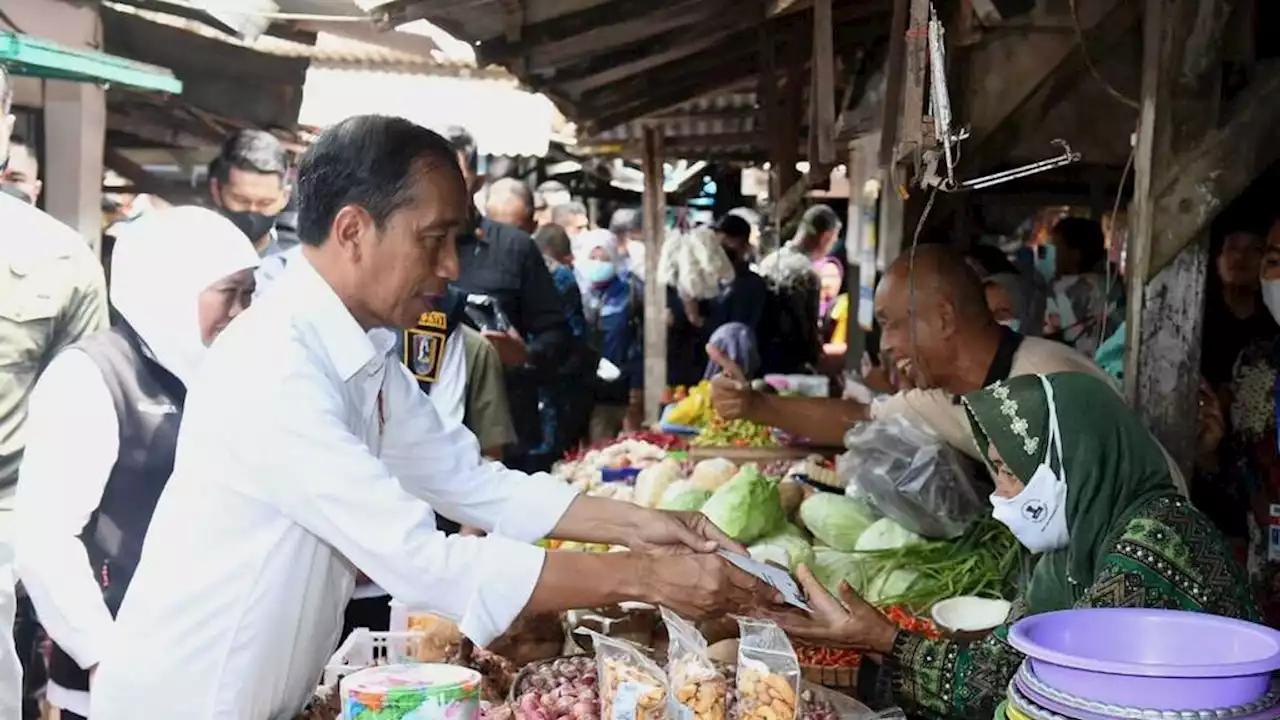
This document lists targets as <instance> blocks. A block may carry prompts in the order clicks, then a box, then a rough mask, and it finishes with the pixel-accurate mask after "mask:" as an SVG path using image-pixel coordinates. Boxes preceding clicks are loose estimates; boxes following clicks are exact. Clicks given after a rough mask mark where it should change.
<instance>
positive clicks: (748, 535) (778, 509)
mask: <svg viewBox="0 0 1280 720" xmlns="http://www.w3.org/2000/svg"><path fill="white" fill-rule="evenodd" d="M702 514H703V515H706V516H707V519H709V520H710V521H711V522H712V523H713V524H714V525H715V526H716V527H718V528H720V530H721V531H722V532H723V533H724V534H726V535H728V536H729V537H731V538H733V539H734V540H737V541H738V542H740V543H751V542H755V541H756V540H758V539H760V538H761V537H764V536H765V535H766V534H768V533H769V532H771V531H772V530H773V529H774V528H777V527H780V526H781V525H782V524H783V522H785V521H786V517H785V516H784V515H783V513H782V500H781V499H780V498H779V497H778V485H777V484H776V483H774V482H772V481H770V480H769V479H767V478H765V477H764V476H763V475H761V474H760V468H758V467H756V466H755V465H754V464H748V465H744V466H743V467H742V469H741V470H739V471H738V474H737V475H734V476H733V479H732V480H730V481H729V482H727V483H725V484H724V485H721V486H720V489H718V490H716V491H715V492H714V493H712V494H711V498H710V499H709V500H707V503H706V504H705V505H703V506H702Z"/></svg>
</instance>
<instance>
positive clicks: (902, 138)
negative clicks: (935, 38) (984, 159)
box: [894, 0, 933, 161]
mask: <svg viewBox="0 0 1280 720" xmlns="http://www.w3.org/2000/svg"><path fill="white" fill-rule="evenodd" d="M929 5H930V0H911V15H910V19H909V20H908V22H907V36H906V38H905V40H906V42H905V46H906V53H907V57H906V65H905V67H904V70H903V76H902V83H903V85H902V110H901V113H902V114H901V115H900V116H899V121H898V122H899V125H898V139H897V143H896V144H895V148H896V150H895V157H894V160H895V161H896V160H898V159H900V158H904V157H907V156H908V154H910V153H913V152H914V151H915V150H916V148H918V147H921V146H923V145H926V144H928V142H927V140H926V137H930V138H931V137H932V136H933V127H932V126H928V127H926V125H925V122H924V116H925V113H926V112H927V107H928V103H927V98H928V95H929V65H930V61H929Z"/></svg>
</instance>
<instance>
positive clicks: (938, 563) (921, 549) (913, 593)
mask: <svg viewBox="0 0 1280 720" xmlns="http://www.w3.org/2000/svg"><path fill="white" fill-rule="evenodd" d="M860 555H861V556H862V558H863V562H864V569H865V571H866V572H865V577H866V578H868V580H871V579H875V578H879V577H883V576H885V575H887V574H888V573H892V572H894V571H895V570H910V571H912V572H914V573H916V578H915V580H914V581H913V582H912V583H911V585H910V587H908V588H907V589H906V590H905V591H904V592H902V593H900V594H898V595H895V596H893V597H887V598H883V599H881V604H882V605H902V606H905V607H907V608H909V609H910V610H912V611H913V612H917V613H925V612H927V611H928V609H929V607H930V606H932V605H933V604H934V603H936V602H938V601H939V600H945V599H947V598H951V597H957V596H960V595H977V596H979V597H991V598H1003V597H1008V596H1011V595H1012V594H1013V591H1014V589H1015V587H1016V576H1017V570H1018V567H1019V561H1020V559H1021V557H1022V550H1021V545H1019V544H1018V541H1017V540H1016V539H1015V538H1014V537H1013V535H1012V534H1011V533H1010V532H1009V530H1008V528H1006V527H1005V526H1004V525H1002V524H1001V523H999V522H998V521H996V520H994V519H992V518H983V519H982V520H979V521H977V522H975V523H973V525H971V526H970V527H969V529H968V530H967V531H966V532H965V533H964V535H962V536H960V537H959V538H957V539H955V540H951V541H933V542H926V543H921V544H917V545H909V546H907V547H901V548H893V549H888V550H876V551H872V552H865V553H860Z"/></svg>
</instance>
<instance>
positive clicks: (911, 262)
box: [907, 186, 938, 387]
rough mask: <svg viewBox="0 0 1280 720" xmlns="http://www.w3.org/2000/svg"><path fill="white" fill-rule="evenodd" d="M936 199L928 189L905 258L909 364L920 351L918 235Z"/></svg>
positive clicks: (927, 382) (921, 367) (921, 368)
mask: <svg viewBox="0 0 1280 720" xmlns="http://www.w3.org/2000/svg"><path fill="white" fill-rule="evenodd" d="M937 197H938V188H937V186H934V187H931V188H930V189H929V199H928V200H925V203H924V210H921V211H920V219H919V220H917V221H916V230H915V232H914V233H912V234H911V253H910V255H909V256H908V257H907V318H908V321H909V322H908V323H907V336H908V340H909V341H910V342H911V358H910V359H911V362H912V364H915V363H916V358H918V357H919V356H920V350H919V347H918V345H917V344H916V248H918V247H920V233H922V232H923V231H924V223H925V221H926V220H927V219H928V218H929V213H930V212H931V211H932V210H933V201H934V200H936V199H937ZM916 372H917V373H922V372H926V370H925V367H924V364H923V363H921V364H920V365H919V367H917V368H916ZM930 380H931V378H925V383H924V386H925V387H929V385H930Z"/></svg>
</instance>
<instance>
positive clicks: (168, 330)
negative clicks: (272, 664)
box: [16, 207, 258, 718]
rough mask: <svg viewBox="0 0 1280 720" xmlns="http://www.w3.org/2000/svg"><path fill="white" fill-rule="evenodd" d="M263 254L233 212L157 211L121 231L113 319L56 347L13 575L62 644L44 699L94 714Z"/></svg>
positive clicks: (42, 384) (32, 445)
mask: <svg viewBox="0 0 1280 720" xmlns="http://www.w3.org/2000/svg"><path fill="white" fill-rule="evenodd" d="M257 265H258V256H257V253H255V252H254V250H253V247H252V246H251V245H250V244H249V243H246V242H245V240H244V235H243V234H242V233H241V232H240V231H239V230H237V229H236V227H235V225H233V224H232V223H231V222H230V221H229V220H227V219H226V218H224V217H222V216H220V215H218V214H217V213H215V212H212V211H210V210H206V209H203V208H196V207H176V208H168V209H164V210H160V211H157V212H156V213H154V214H152V215H148V216H147V217H144V218H141V219H139V220H138V221H137V222H136V224H134V225H133V226H131V227H130V228H129V229H128V230H127V231H126V232H124V233H122V236H121V237H120V238H119V239H118V241H117V243H116V246H115V249H114V251H113V255H112V277H111V289H110V298H111V303H112V306H113V310H114V313H113V318H112V321H113V322H112V327H111V329H109V330H104V331H101V332H99V333H97V334H95V335H91V336H89V337H88V338H86V339H85V340H83V341H81V342H79V343H77V344H75V345H73V346H71V347H70V348H68V349H67V350H66V351H64V352H62V353H61V354H59V355H58V356H57V357H56V358H55V359H54V360H53V362H52V363H50V365H49V368H48V370H46V371H45V373H44V375H43V376H41V378H40V380H39V382H38V383H37V384H36V387H35V389H34V391H33V392H32V396H31V406H30V419H29V421H28V422H29V424H28V426H27V450H26V455H25V458H24V460H23V464H22V467H21V470H20V474H19V480H18V536H17V542H16V552H17V562H18V573H19V576H20V577H21V579H22V581H23V583H24V585H25V587H26V588H27V591H28V593H30V595H31V599H32V602H33V604H34V605H35V608H36V612H37V613H38V615H39V617H40V620H41V622H42V623H43V625H44V627H45V629H46V630H47V632H48V633H49V636H50V638H52V639H53V641H54V643H55V648H54V653H53V659H52V662H51V665H50V683H49V690H48V697H49V700H50V702H51V703H52V704H53V705H55V706H57V707H59V708H60V709H61V710H62V717H63V718H75V717H87V716H88V712H89V695H88V690H89V685H90V679H91V677H92V673H93V671H94V669H95V668H96V666H97V663H98V660H99V658H100V657H101V655H102V653H103V651H104V650H105V647H104V645H105V643H107V642H108V640H107V638H108V637H109V632H110V631H111V626H112V624H113V617H114V615H115V613H116V611H117V610H118V609H119V607H120V602H121V600H122V599H123V596H124V591H125V588H126V587H127V585H128V582H129V580H130V578H131V577H132V575H133V571H134V569H135V567H136V565H137V561H138V558H139V555H140V554H141V549H142V541H143V537H144V536H145V534H146V531H147V526H148V524H149V523H150V520H151V514H152V512H153V511H154V510H155V505H156V502H157V501H158V500H159V497H160V492H161V491H162V490H163V489H164V485H165V483H166V481H167V480H168V478H169V473H170V471H171V470H172V467H173V457H174V451H175V445H176V442H177V436H178V434H177V431H178V424H179V422H180V421H181V418H182V408H183V402H184V399H185V396H186V387H187V385H188V384H189V383H190V381H191V378H192V377H193V376H194V375H195V373H196V372H197V369H198V367H199V365H200V361H201V358H202V357H203V355H204V351H205V349H206V347H207V346H208V345H209V344H210V343H212V342H213V340H214V338H216V337H217V336H218V334H219V333H220V332H221V331H222V329H223V328H225V327H226V326H227V324H228V323H229V322H231V320H232V319H233V318H234V317H235V316H236V315H238V314H239V313H240V312H241V311H242V310H243V309H244V308H245V307H246V306H247V305H248V303H249V299H250V298H251V297H252V295H253V291H254V275H253V271H254V268H256V267H257Z"/></svg>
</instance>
